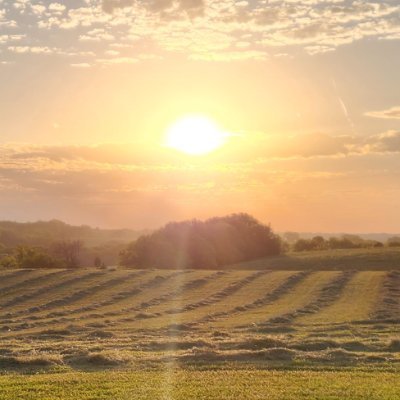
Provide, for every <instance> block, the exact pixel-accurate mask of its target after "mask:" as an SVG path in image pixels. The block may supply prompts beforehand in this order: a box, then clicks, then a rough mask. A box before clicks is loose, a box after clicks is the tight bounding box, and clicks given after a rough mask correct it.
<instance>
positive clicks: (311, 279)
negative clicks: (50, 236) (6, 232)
mask: <svg viewBox="0 0 400 400" xmlns="http://www.w3.org/2000/svg"><path fill="white" fill-rule="evenodd" d="M0 293H1V297H0V399H1V400H3V399H4V400H8V399H19V398H23V399H41V400H42V399H72V398H74V399H77V398H79V399H103V398H104V399H108V398H112V399H131V398H135V399H150V398H151V399H158V398H160V399H161V398H162V399H166V398H171V399H181V398H182V399H184V398H196V399H197V398H207V399H210V398H215V399H230V398H238V397H239V398H241V399H246V398H249V399H255V398H263V399H264V398H265V399H301V398H304V399H306V398H307V399H314V398H315V399H325V398H326V399H336V398H337V399H339V398H343V393H346V394H347V395H351V397H345V398H351V399H364V398H365V399H366V398H368V399H396V398H400V383H399V379H398V378H399V374H400V332H399V324H400V271H398V270H388V271H385V270H383V269H380V270H377V271H374V270H347V269H346V270H326V271H323V270H316V269H307V270H283V269H282V270H279V269H265V270H262V269H256V270H251V269H244V270H239V269H231V270H223V271H212V270H207V271H203V270H183V271H176V270H94V269H82V270H77V271H73V270H12V271H11V270H8V271H1V272H0ZM288 380H289V382H290V385H288V384H287V383H288ZM189 382H190V384H189ZM203 382H207V384H206V385H204V384H203ZM266 382H267V383H266ZM266 385H267V386H266ZM165 390H167V392H165ZM77 393H79V395H77ZM213 396H214V397H213Z"/></svg>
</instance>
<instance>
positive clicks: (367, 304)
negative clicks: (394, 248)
mask: <svg viewBox="0 0 400 400" xmlns="http://www.w3.org/2000/svg"><path fill="white" fill-rule="evenodd" d="M385 275H386V272H377V271H362V272H357V273H356V274H354V275H353V276H352V278H351V279H350V280H349V281H348V282H347V284H346V285H345V287H344V289H343V291H342V292H341V295H340V297H338V298H337V300H336V301H335V302H334V303H333V304H331V305H330V306H328V307H325V308H324V309H322V310H320V311H319V312H317V313H315V314H312V315H305V316H303V317H301V318H300V319H299V320H298V321H297V322H298V323H302V324H333V323H340V322H349V321H357V320H364V319H368V318H370V317H371V316H372V314H373V313H374V310H375V309H376V307H377V305H378V303H379V297H380V293H381V287H382V284H383V281H384V279H385Z"/></svg>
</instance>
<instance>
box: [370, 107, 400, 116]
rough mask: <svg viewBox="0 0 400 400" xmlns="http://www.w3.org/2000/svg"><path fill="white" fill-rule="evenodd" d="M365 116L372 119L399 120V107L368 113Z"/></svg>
mask: <svg viewBox="0 0 400 400" xmlns="http://www.w3.org/2000/svg"><path fill="white" fill-rule="evenodd" d="M365 115H366V116H368V117H373V118H384V119H400V106H398V107H392V108H389V109H387V110H382V111H369V112H367V113H365Z"/></svg>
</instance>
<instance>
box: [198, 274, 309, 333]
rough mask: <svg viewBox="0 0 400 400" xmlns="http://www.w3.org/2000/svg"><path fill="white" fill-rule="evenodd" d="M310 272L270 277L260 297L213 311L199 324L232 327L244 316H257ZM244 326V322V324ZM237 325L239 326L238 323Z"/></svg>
mask: <svg viewBox="0 0 400 400" xmlns="http://www.w3.org/2000/svg"><path fill="white" fill-rule="evenodd" d="M310 274H312V273H311V272H294V271H290V272H289V271H281V272H275V273H273V274H272V275H271V281H270V284H269V285H268V286H266V288H265V290H264V292H263V293H262V295H261V296H257V297H256V298H254V299H252V298H247V300H246V301H245V302H243V303H242V304H239V305H236V306H235V307H233V308H229V309H225V310H221V311H214V312H213V313H211V314H209V315H207V316H205V317H203V318H202V319H201V320H200V321H199V322H200V323H202V324H210V325H211V326H213V327H223V328H224V327H232V326H236V325H235V324H234V325H232V322H233V321H242V322H243V318H244V316H251V315H257V314H258V313H259V310H262V309H263V308H264V307H266V306H267V305H270V304H272V303H273V302H275V301H278V300H279V299H280V298H281V297H282V296H284V295H286V293H288V292H290V291H291V290H292V289H293V288H294V287H295V286H296V285H298V284H299V283H300V282H302V281H303V280H304V279H306V277H308V276H309V275H310ZM250 318H251V317H250ZM245 324H246V322H245ZM239 325H241V324H240V323H239Z"/></svg>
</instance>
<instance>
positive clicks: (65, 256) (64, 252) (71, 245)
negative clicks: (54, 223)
mask: <svg viewBox="0 0 400 400" xmlns="http://www.w3.org/2000/svg"><path fill="white" fill-rule="evenodd" d="M82 247H83V245H82V242H81V241H80V240H71V241H61V242H56V243H55V244H54V245H53V251H54V254H55V255H57V256H58V257H60V258H61V260H62V261H63V262H64V264H65V266H66V267H67V268H77V267H79V254H80V252H81V250H82Z"/></svg>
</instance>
